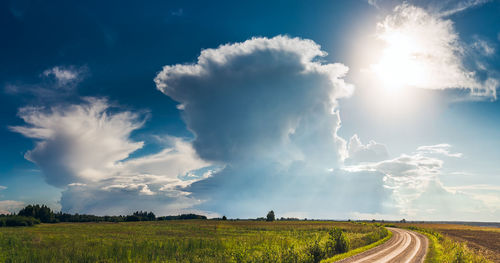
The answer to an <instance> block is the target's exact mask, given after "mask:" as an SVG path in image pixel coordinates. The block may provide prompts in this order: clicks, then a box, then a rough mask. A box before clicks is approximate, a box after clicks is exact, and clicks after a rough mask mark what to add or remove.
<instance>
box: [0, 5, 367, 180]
mask: <svg viewBox="0 0 500 263" xmlns="http://www.w3.org/2000/svg"><path fill="white" fill-rule="evenodd" d="M0 12H1V16H0V17H1V18H0V19H1V22H0V23H1V28H2V29H1V30H2V36H3V40H2V41H1V42H0V52H1V57H2V60H1V61H0V63H2V64H1V67H2V71H1V72H0V81H1V82H2V84H3V85H6V84H36V83H37V82H39V81H40V77H39V75H40V74H41V73H42V72H43V71H44V70H46V69H48V68H51V67H53V66H58V65H62V66H65V65H66V66H69V65H76V66H85V67H86V68H87V69H88V70H87V74H86V76H87V77H86V78H85V79H84V80H83V82H82V83H81V84H80V85H79V87H78V94H79V95H82V96H106V97H108V98H109V99H110V100H111V101H116V102H119V104H120V105H125V106H129V107H131V108H132V109H137V110H144V109H146V110H149V111H150V112H151V113H152V114H151V119H150V120H149V121H148V125H147V129H148V131H150V132H152V133H159V134H163V133H169V134H171V135H176V136H185V137H189V136H191V135H190V133H189V132H188V131H186V129H185V126H184V124H183V122H182V120H181V119H180V116H179V113H178V110H177V109H176V108H175V105H176V103H175V102H174V101H172V100H170V99H169V98H168V97H166V96H164V95H162V94H161V93H160V92H159V91H157V90H156V88H155V86H154V82H153V78H154V77H155V75H156V74H157V72H158V71H160V70H161V68H162V67H163V66H164V65H169V64H176V63H189V62H195V61H196V58H197V56H198V55H199V52H200V51H201V49H205V48H215V47H217V46H219V45H220V44H225V43H229V42H239V41H244V40H246V39H249V38H251V37H253V36H267V37H272V36H275V35H279V34H288V35H290V36H299V37H302V38H310V39H314V41H315V42H317V43H319V44H320V45H322V48H323V50H325V51H327V52H328V53H329V57H327V59H328V60H332V61H343V60H346V59H347V57H348V54H347V50H348V48H349V46H350V45H351V44H352V43H350V41H352V40H353V39H350V38H348V37H345V36H348V35H351V34H352V32H351V31H352V30H353V29H356V28H359V27H360V26H361V23H366V21H365V20H353V19H351V18H353V17H363V18H369V17H373V16H374V15H375V12H374V10H373V8H372V7H371V6H369V5H368V4H366V3H365V2H364V1H348V2H339V1H321V2H317V3H316V4H314V5H311V4H310V3H306V2H295V3H291V2H289V1H271V2H270V1H249V2H246V3H245V2H240V1H216V2H203V1H202V2H198V1H148V2H137V1H109V2H103V1H85V2H71V1H50V2H44V1H12V2H9V1H2V6H1V8H0ZM372 19H373V18H372ZM336 36H337V37H336ZM0 99H1V101H2V104H1V106H0V107H1V114H2V124H3V127H2V129H1V131H0V132H1V133H0V136H1V137H2V138H4V139H3V140H4V143H3V150H2V151H1V152H0V154H1V158H0V159H1V161H0V162H1V163H0V171H1V172H2V174H4V173H6V172H8V171H9V170H11V169H12V168H13V167H16V166H17V165H18V164H19V165H20V166H21V167H24V166H25V165H26V163H27V161H26V160H24V158H23V156H22V155H23V152H24V151H25V150H26V149H29V148H30V146H31V145H32V142H31V141H30V140H28V139H25V138H23V137H22V135H20V134H15V133H12V132H11V131H9V130H8V129H7V126H8V125H19V124H22V120H21V119H19V118H18V117H17V116H16V113H17V110H18V108H19V107H21V106H24V105H30V104H34V103H40V101H37V100H35V99H33V98H32V96H26V97H24V96H13V95H11V94H5V93H4V92H2V93H1V94H0ZM76 99H77V98H76V97H70V98H65V100H66V101H67V102H68V101H71V100H76ZM42 103H43V102H42ZM12 153H16V154H12ZM20 163H22V164H20Z"/></svg>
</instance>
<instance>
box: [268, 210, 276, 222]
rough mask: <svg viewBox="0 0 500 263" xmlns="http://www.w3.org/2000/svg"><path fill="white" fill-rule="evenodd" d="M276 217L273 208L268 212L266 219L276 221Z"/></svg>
mask: <svg viewBox="0 0 500 263" xmlns="http://www.w3.org/2000/svg"><path fill="white" fill-rule="evenodd" d="M274 219H275V217H274V211H273V210H271V211H269V212H268V213H267V217H266V221H269V222H271V221H274Z"/></svg>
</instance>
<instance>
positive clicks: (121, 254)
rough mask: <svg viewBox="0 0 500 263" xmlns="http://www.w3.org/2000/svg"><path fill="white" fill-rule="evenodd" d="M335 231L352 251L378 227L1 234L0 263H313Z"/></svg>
mask: <svg viewBox="0 0 500 263" xmlns="http://www.w3.org/2000/svg"><path fill="white" fill-rule="evenodd" d="M333 227H338V228H340V229H342V230H343V231H344V233H345V234H346V236H347V237H348V239H349V241H350V244H351V249H357V248H359V247H364V246H366V245H367V244H368V243H373V241H372V239H373V238H374V237H375V236H378V235H379V232H380V231H381V230H380V229H381V228H380V227H378V226H375V225H371V224H358V223H348V222H320V221H290V222H256V221H210V220H185V221H162V222H126V223H60V224H41V225H37V226H34V227H16V228H0V262H313V259H312V255H311V253H310V251H311V246H312V244H314V243H316V242H317V243H319V244H324V243H325V242H326V241H327V238H328V231H329V230H331V229H332V228H333Z"/></svg>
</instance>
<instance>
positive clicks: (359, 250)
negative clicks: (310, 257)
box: [321, 231, 392, 263]
mask: <svg viewBox="0 0 500 263" xmlns="http://www.w3.org/2000/svg"><path fill="white" fill-rule="evenodd" d="M391 237H392V232H391V231H388V234H387V236H386V237H384V238H382V239H380V240H379V241H376V242H374V243H371V244H369V245H366V246H364V247H360V248H357V249H354V250H351V251H349V252H347V253H343V254H338V255H336V256H334V257H331V258H328V259H325V260H322V261H321V263H330V262H335V261H339V260H342V259H344V258H348V257H352V256H354V255H357V254H359V253H363V252H365V251H367V250H369V249H372V248H374V247H376V246H379V245H382V244H384V243H385V242H386V241H387V240H389V239H390V238H391Z"/></svg>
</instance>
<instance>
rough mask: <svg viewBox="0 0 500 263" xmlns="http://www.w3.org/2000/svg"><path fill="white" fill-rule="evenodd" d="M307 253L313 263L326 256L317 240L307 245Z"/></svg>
mask: <svg viewBox="0 0 500 263" xmlns="http://www.w3.org/2000/svg"><path fill="white" fill-rule="evenodd" d="M307 253H308V255H309V258H310V260H311V262H314V263H317V262H320V261H321V260H322V259H324V258H325V256H326V254H325V251H324V250H323V248H322V247H321V245H320V244H319V241H318V240H316V241H315V242H314V244H312V245H310V246H309V247H308V249H307Z"/></svg>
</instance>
